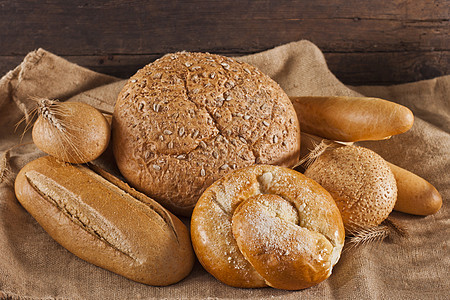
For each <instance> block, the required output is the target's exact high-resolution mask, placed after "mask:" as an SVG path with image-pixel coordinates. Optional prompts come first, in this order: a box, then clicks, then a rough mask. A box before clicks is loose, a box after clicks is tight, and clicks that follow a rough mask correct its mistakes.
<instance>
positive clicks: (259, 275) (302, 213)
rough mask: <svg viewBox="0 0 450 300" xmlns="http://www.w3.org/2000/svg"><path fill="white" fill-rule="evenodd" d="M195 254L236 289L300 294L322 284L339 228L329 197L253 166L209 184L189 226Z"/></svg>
mask: <svg viewBox="0 0 450 300" xmlns="http://www.w3.org/2000/svg"><path fill="white" fill-rule="evenodd" d="M191 236H192V243H193V246H194V250H195V253H196V254H197V257H198V259H199V261H200V263H201V264H202V265H203V267H204V268H205V269H206V270H207V271H208V272H210V273H211V274H212V275H213V276H214V277H216V278H217V279H218V280H220V281H222V282H224V283H226V284H228V285H230V286H234V287H245V288H252V287H264V286H267V285H269V286H271V287H274V288H278V289H287V290H298V289H304V288H308V287H310V286H313V285H315V284H318V283H319V282H321V281H323V280H325V279H326V278H328V277H329V276H330V274H331V270H332V268H333V266H334V265H335V264H336V263H337V261H338V260H339V257H340V254H341V250H342V247H343V244H344V238H345V235H344V227H343V224H342V219H341V216H340V214H339V210H338V208H337V207H336V204H335V203H334V201H333V199H332V198H331V196H330V194H329V193H328V192H327V191H326V190H325V189H323V188H322V187H321V186H320V185H318V184H317V183H316V182H314V181H313V180H310V179H308V178H307V177H305V176H304V175H302V174H301V173H299V172H296V171H294V170H291V169H288V168H284V167H276V166H268V165H256V166H252V167H247V168H244V169H240V170H237V171H234V172H232V173H230V174H228V175H227V176H225V177H223V178H221V179H219V180H218V181H216V182H215V183H214V184H213V185H211V186H210V187H209V188H208V189H206V191H205V192H204V193H203V195H202V196H201V197H200V199H199V201H198V202H197V204H196V206H195V209H194V212H193V214H192V220H191Z"/></svg>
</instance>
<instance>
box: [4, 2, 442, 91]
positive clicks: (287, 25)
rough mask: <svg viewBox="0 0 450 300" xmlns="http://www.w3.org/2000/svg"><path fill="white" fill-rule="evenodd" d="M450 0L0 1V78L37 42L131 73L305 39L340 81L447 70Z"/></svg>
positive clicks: (405, 78)
mask: <svg viewBox="0 0 450 300" xmlns="http://www.w3.org/2000/svg"><path fill="white" fill-rule="evenodd" d="M449 19H450V0H392V1H379V0H378V1H377V0H367V1H363V0H347V1H345V0H342V1H332V0H313V1H310V0H295V1H277V0H263V1H226V0H222V1H201V0H195V1H162V0H160V1H136V0H135V1H119V0H109V1H87V0H86V1H63V0H52V1H35V0H34V1H33V0H17V1H13V0H10V1H5V0H0V76H2V75H4V74H5V73H6V72H7V71H8V70H9V69H11V68H13V67H14V66H16V65H17V64H18V63H20V61H21V60H22V58H23V56H24V55H26V53H28V52H29V51H31V50H33V49H36V48H39V47H41V48H44V49H46V50H49V51H51V52H53V53H55V54H58V55H61V56H63V57H65V58H67V59H69V60H71V61H73V62H76V63H78V64H80V65H83V66H86V67H88V68H91V69H93V70H96V71H99V72H104V73H107V74H111V75H116V76H119V77H128V76H130V75H132V74H133V73H134V72H135V71H136V70H137V69H138V68H140V67H141V66H143V65H145V64H147V63H149V62H150V61H153V60H154V59H156V58H158V57H160V56H161V55H163V54H164V53H167V52H172V51H177V50H190V51H209V52H213V53H219V54H225V55H244V54H249V53H254V52H258V51H261V50H265V49H269V48H272V47H274V46H278V45H281V44H284V43H287V42H291V41H297V40H300V39H308V40H310V41H312V42H314V43H315V44H316V45H317V46H319V47H320V49H321V50H322V51H323V52H324V53H325V57H326V59H327V61H328V64H329V67H330V69H331V70H332V71H333V72H334V73H335V74H336V75H337V77H338V78H339V79H341V80H342V81H343V82H344V83H347V84H356V85H357V84H392V83H402V82H410V81H415V80H420V79H428V78H433V77H436V76H440V75H446V74H449V73H450V72H449V69H450V52H449V51H450V37H449V36H450V35H449V33H450V21H449Z"/></svg>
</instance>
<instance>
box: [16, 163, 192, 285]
mask: <svg viewBox="0 0 450 300" xmlns="http://www.w3.org/2000/svg"><path fill="white" fill-rule="evenodd" d="M95 169H96V172H94V171H93V170H92V169H90V168H87V167H85V166H81V165H71V164H68V163H63V162H59V161H58V160H56V159H55V158H53V157H51V156H45V157H41V158H39V159H36V160H34V161H32V162H30V163H28V164H27V165H25V167H24V168H22V170H21V171H20V172H19V174H18V175H17V178H16V182H15V192H16V196H17V199H18V200H19V201H20V203H21V204H22V205H23V207H24V208H25V209H26V210H27V211H28V212H29V213H30V214H31V215H32V216H33V217H34V218H35V219H36V221H37V222H38V223H39V224H40V225H41V226H42V227H43V228H44V229H45V231H47V232H48V233H49V235H50V236H51V237H52V238H53V239H55V240H56V241H57V242H58V243H59V244H61V245H62V246H63V247H65V248H66V249H67V250H69V251H70V252H72V253H73V254H75V255H76V256H78V257H80V258H81V259H83V260H85V261H88V262H90V263H93V264H95V265H97V266H99V267H102V268H105V269H107V270H110V271H112V272H115V273H117V274H120V275H123V276H125V277H127V278H129V279H132V280H134V281H138V282H142V283H145V284H149V285H156V286H164V285H169V284H172V283H175V282H177V281H180V280H181V279H183V278H184V277H186V276H187V275H188V274H189V272H190V271H191V269H192V266H193V262H194V253H193V251H192V246H191V243H190V238H189V232H188V230H187V228H186V226H185V225H184V224H183V223H182V222H181V221H180V220H179V219H178V218H176V217H175V216H174V215H172V214H171V213H170V212H168V211H167V210H165V209H164V208H163V207H162V206H161V205H159V204H158V203H157V202H155V201H153V200H152V199H150V198H148V197H146V196H145V195H143V194H141V193H139V192H136V191H135V190H133V189H132V188H130V187H129V186H128V185H127V184H126V183H124V182H122V181H120V180H119V179H117V178H116V177H114V176H112V175H111V174H108V173H107V172H105V171H103V170H101V169H99V168H95Z"/></svg>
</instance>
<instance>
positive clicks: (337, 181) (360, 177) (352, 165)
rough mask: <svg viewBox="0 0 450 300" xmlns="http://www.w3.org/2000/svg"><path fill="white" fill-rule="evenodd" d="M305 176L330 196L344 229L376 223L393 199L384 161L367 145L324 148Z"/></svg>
mask: <svg viewBox="0 0 450 300" xmlns="http://www.w3.org/2000/svg"><path fill="white" fill-rule="evenodd" d="M305 175H306V176H308V177H309V178H312V179H314V180H315V181H317V182H318V183H319V184H320V185H322V186H323V187H324V188H325V189H326V190H327V191H328V192H330V194H331V196H333V199H334V200H335V201H336V204H337V206H338V208H339V211H340V212H341V215H342V220H343V221H344V226H345V228H346V230H350V231H352V230H356V229H360V228H368V227H372V226H377V225H379V224H380V223H381V222H382V221H383V220H384V219H386V218H387V217H388V215H389V214H390V213H391V211H392V209H393V208H394V205H395V201H396V199H397V185H396V183H395V178H394V175H393V173H392V171H391V169H390V168H389V166H388V164H387V162H386V161H385V160H384V159H383V158H382V157H381V156H379V155H378V154H376V153H375V152H373V151H371V150H369V149H367V148H363V147H358V146H343V147H337V148H328V149H327V150H326V151H325V152H324V153H323V154H322V155H320V156H319V157H318V158H317V159H316V160H315V161H314V163H312V164H311V166H310V167H309V168H308V169H307V170H306V171H305Z"/></svg>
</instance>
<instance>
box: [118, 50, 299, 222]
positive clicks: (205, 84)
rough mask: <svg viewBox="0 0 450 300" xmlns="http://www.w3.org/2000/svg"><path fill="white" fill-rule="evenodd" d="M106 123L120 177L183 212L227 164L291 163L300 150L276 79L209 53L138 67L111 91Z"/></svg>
mask: <svg viewBox="0 0 450 300" xmlns="http://www.w3.org/2000/svg"><path fill="white" fill-rule="evenodd" d="M112 129H113V132H112V133H113V149H114V155H115V158H116V161H117V164H118V166H119V169H120V171H121V172H122V174H123V175H124V176H125V177H126V179H127V180H128V181H129V182H130V183H131V184H132V185H133V186H135V187H136V188H137V189H139V190H141V191H143V192H144V193H146V194H148V195H149V196H151V197H153V198H154V199H156V200H158V201H159V202H160V203H162V204H163V205H164V206H166V207H167V208H169V209H170V210H172V211H173V212H175V213H177V214H183V215H190V214H191V212H192V209H193V207H194V205H195V203H196V202H197V200H198V198H199V197H200V195H201V194H202V192H203V191H204V190H205V189H206V188H207V187H208V186H209V185H211V184H212V183H213V182H214V181H215V180H217V179H219V178H220V177H222V176H224V175H225V174H227V173H229V172H230V171H232V170H233V169H238V168H242V167H246V166H250V165H253V164H273V165H281V166H287V167H290V166H293V165H294V164H295V163H296V162H297V160H298V157H299V151H300V127H299V123H298V119H297V116H296V113H295V110H294V108H293V106H292V103H291V102H290V100H289V98H288V96H287V95H286V94H285V93H284V91H283V90H282V89H281V88H280V86H279V85H278V84H277V83H276V82H274V81H273V80H272V79H270V78H269V77H268V76H266V75H264V74H262V73H261V72H260V71H258V70H257V69H256V68H255V67H252V66H250V65H248V64H246V63H241V62H237V61H235V60H233V59H231V58H226V57H223V56H219V55H213V54H209V53H189V52H179V53H174V54H167V55H165V56H163V57H162V58H160V59H158V60H156V61H155V62H153V63H151V64H149V65H147V66H145V67H144V68H142V69H141V70H139V71H138V72H137V73H136V74H135V75H134V76H133V77H131V78H130V80H129V81H128V82H127V83H126V85H125V86H124V88H123V90H122V91H121V93H120V94H119V96H118V100H117V103H116V106H115V109H114V115H113V124H112Z"/></svg>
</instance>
